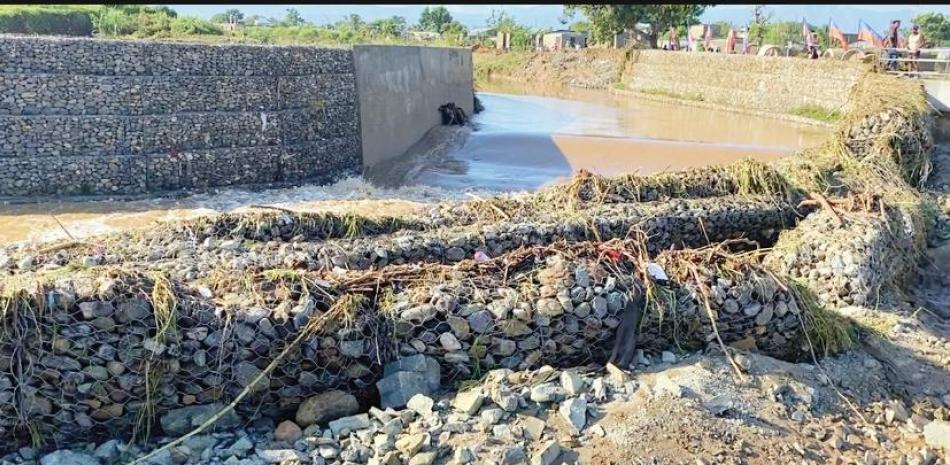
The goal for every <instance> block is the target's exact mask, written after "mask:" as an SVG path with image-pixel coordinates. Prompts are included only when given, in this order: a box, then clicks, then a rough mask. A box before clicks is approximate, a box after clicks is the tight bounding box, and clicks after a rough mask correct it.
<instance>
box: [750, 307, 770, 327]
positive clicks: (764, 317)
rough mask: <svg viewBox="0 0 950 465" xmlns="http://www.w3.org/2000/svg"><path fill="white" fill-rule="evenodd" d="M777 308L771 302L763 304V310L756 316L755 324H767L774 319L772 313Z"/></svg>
mask: <svg viewBox="0 0 950 465" xmlns="http://www.w3.org/2000/svg"><path fill="white" fill-rule="evenodd" d="M774 312H775V310H774V308H773V307H772V305H771V304H769V305H764V306H762V311H761V312H759V314H758V315H756V316H755V324H756V325H758V326H765V325H767V324H769V322H770V321H772V315H773V314H774Z"/></svg>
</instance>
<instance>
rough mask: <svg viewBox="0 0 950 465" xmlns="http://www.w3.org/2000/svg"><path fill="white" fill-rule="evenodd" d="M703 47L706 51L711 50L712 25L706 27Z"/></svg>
mask: <svg viewBox="0 0 950 465" xmlns="http://www.w3.org/2000/svg"><path fill="white" fill-rule="evenodd" d="M703 46H704V47H706V50H707V51H708V50H709V49H711V48H712V24H707V25H706V38H705V40H704V41H703Z"/></svg>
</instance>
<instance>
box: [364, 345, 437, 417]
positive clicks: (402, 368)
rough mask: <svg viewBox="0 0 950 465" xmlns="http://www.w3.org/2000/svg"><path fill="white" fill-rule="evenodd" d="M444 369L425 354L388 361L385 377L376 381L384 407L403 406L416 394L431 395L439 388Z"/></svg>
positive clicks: (384, 368) (385, 367)
mask: <svg viewBox="0 0 950 465" xmlns="http://www.w3.org/2000/svg"><path fill="white" fill-rule="evenodd" d="M441 376H442V369H441V367H439V362H437V361H436V360H435V359H433V358H431V357H426V356H425V355H422V354H419V355H413V356H411V357H404V358H401V359H399V360H395V361H393V362H390V363H387V364H386V366H384V367H383V379H381V380H379V381H378V382H377V383H376V388H377V389H378V390H379V396H380V402H381V404H382V406H383V408H388V407H392V408H402V407H404V406H405V405H406V403H407V402H409V399H411V398H412V396H414V395H416V394H423V395H431V394H433V393H435V392H436V391H438V390H439V387H440V385H441Z"/></svg>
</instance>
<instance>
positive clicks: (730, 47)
mask: <svg viewBox="0 0 950 465" xmlns="http://www.w3.org/2000/svg"><path fill="white" fill-rule="evenodd" d="M736 38H737V37H736V30H735V29H733V27H732V26H729V34H728V35H727V36H726V53H734V52H735V50H736Z"/></svg>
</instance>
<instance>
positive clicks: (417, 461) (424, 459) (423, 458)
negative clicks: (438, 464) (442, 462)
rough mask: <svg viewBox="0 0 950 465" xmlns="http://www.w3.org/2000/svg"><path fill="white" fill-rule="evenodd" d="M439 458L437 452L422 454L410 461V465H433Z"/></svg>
mask: <svg viewBox="0 0 950 465" xmlns="http://www.w3.org/2000/svg"><path fill="white" fill-rule="evenodd" d="M437 456H438V453H437V452H422V453H419V454H416V455H415V456H414V457H412V458H411V459H409V465H432V462H435V458H436V457H437Z"/></svg>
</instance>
